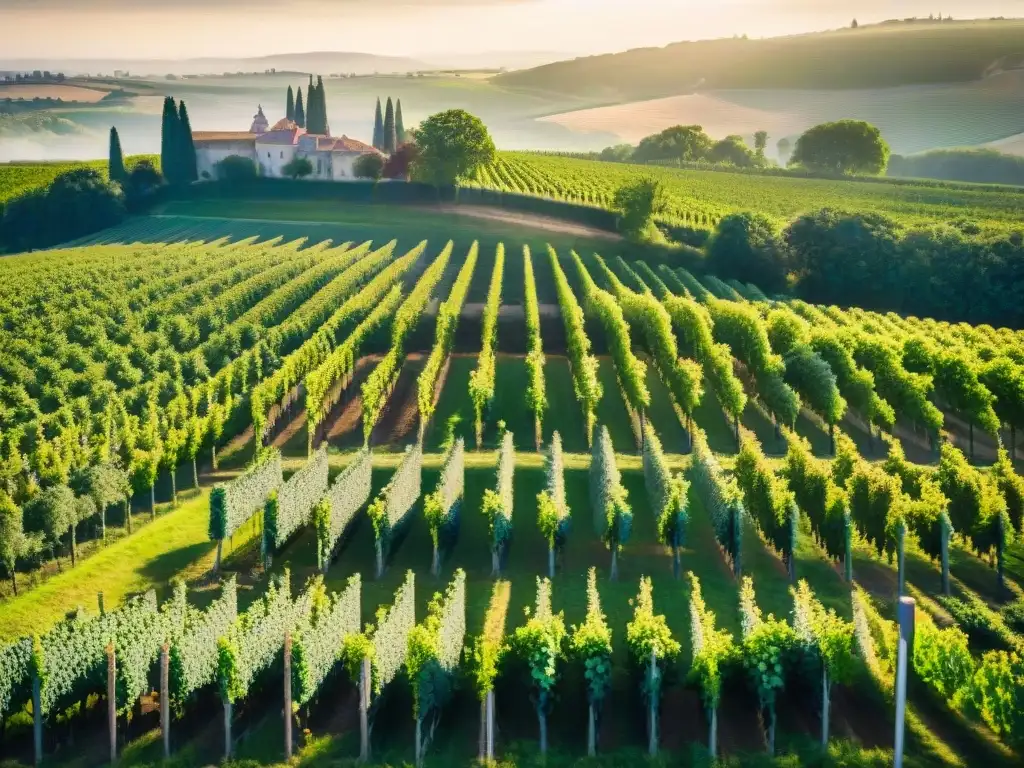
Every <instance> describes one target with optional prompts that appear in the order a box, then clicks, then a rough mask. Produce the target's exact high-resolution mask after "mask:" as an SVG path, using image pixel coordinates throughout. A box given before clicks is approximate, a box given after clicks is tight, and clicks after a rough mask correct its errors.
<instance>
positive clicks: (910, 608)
mask: <svg viewBox="0 0 1024 768" xmlns="http://www.w3.org/2000/svg"><path fill="white" fill-rule="evenodd" d="M897 617H898V619H899V625H900V627H899V628H900V640H899V652H898V655H897V660H896V733H895V736H894V739H893V753H894V754H893V768H903V724H904V718H905V715H906V708H907V657H908V656H909V655H910V653H911V652H912V650H913V644H914V598H912V597H901V598H900V602H899V607H898V612H897Z"/></svg>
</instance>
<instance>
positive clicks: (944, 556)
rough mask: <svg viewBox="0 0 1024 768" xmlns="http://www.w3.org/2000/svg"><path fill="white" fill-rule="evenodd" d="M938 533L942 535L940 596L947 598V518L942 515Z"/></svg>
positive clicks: (948, 592) (948, 593)
mask: <svg viewBox="0 0 1024 768" xmlns="http://www.w3.org/2000/svg"><path fill="white" fill-rule="evenodd" d="M939 526H940V532H941V535H942V594H944V595H946V596H947V597H948V596H949V595H950V591H949V533H950V531H949V517H948V516H946V515H942V517H941V518H940V519H939Z"/></svg>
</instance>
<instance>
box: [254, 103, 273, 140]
mask: <svg viewBox="0 0 1024 768" xmlns="http://www.w3.org/2000/svg"><path fill="white" fill-rule="evenodd" d="M268 128H270V122H269V121H268V120H267V116H266V115H264V114H263V105H262V104H260V108H259V111H257V112H256V114H255V115H253V118H252V127H251V128H250V129H249V133H266V132H267V129H268Z"/></svg>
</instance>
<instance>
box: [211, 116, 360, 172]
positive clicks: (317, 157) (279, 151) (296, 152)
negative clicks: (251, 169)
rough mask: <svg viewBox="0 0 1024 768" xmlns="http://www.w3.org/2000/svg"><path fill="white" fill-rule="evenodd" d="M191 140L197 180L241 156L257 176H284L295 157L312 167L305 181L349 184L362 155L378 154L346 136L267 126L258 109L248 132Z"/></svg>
mask: <svg viewBox="0 0 1024 768" xmlns="http://www.w3.org/2000/svg"><path fill="white" fill-rule="evenodd" d="M192 140H193V142H194V143H195V147H196V169H197V171H198V173H199V177H200V178H201V179H207V178H216V176H217V168H216V166H217V163H219V162H220V161H221V160H223V159H224V158H226V157H230V156H232V155H241V156H242V157H247V158H249V159H250V160H252V161H253V162H254V163H255V164H256V168H257V170H258V172H259V174H260V175H261V176H270V177H283V176H287V174H286V173H285V172H284V167H285V166H286V165H288V163H290V162H291V161H292V160H293V159H295V158H296V157H305V158H307V159H308V160H309V161H310V163H311V164H312V166H313V173H312V174H311V175H310V176H307V177H306V178H308V179H319V180H322V181H353V180H355V179H356V175H355V163H356V161H357V160H358V159H359V158H360V157H362V156H363V155H366V154H380V153H379V152H378V151H377V150H376V149H374V148H373V147H371V146H370V145H369V144H364V143H363V142H361V141H358V140H357V139H350V138H349V137H348V136H341V137H340V138H335V137H333V136H330V135H326V136H321V135H317V134H311V133H306V131H305V129H304V128H300V127H299V126H297V125H296V124H295V123H294V122H292V121H290V120H286V119H284V120H278V121H277V122H276V123H274V125H272V126H271V125H270V123H269V121H268V120H267V117H266V115H265V114H263V107H262V106H260V108H259V110H258V111H257V112H256V114H255V115H254V116H253V120H252V125H251V126H250V127H249V130H248V131H193V133H192Z"/></svg>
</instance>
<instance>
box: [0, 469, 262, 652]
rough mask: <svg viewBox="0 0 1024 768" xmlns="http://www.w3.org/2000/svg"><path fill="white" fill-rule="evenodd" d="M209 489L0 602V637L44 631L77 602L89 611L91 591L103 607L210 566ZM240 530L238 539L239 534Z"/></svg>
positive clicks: (92, 604) (166, 589) (162, 589)
mask: <svg viewBox="0 0 1024 768" xmlns="http://www.w3.org/2000/svg"><path fill="white" fill-rule="evenodd" d="M208 510H209V492H208V490H205V489H204V490H203V491H201V492H200V493H199V494H198V495H195V496H192V497H191V498H188V499H186V500H185V501H182V502H181V503H180V505H179V507H178V509H176V510H173V511H171V512H164V513H163V514H161V515H160V516H159V517H158V518H157V519H156V520H155V521H153V522H152V523H150V524H149V525H146V526H145V527H143V528H142V529H141V530H139V531H136V532H135V533H134V534H132V535H131V536H126V537H125V538H123V539H121V540H119V541H117V542H115V543H113V544H110V545H109V546H107V547H106V548H104V549H101V550H99V551H98V552H97V553H96V554H94V555H92V556H91V557H88V558H86V559H84V560H83V561H82V562H80V563H79V564H78V565H77V566H76V567H74V568H71V569H68V570H65V571H64V572H63V573H61V574H58V575H56V576H54V577H52V578H50V579H49V580H48V581H46V582H45V583H44V584H41V585H40V586H38V587H36V588H34V589H31V590H27V591H23V592H22V593H21V594H20V595H19V596H18V597H12V598H9V599H7V600H4V601H3V602H0V639H12V638H15V637H20V636H23V635H26V634H30V633H32V632H44V631H46V630H47V629H48V628H49V627H50V625H52V624H53V622H54V621H55V620H56V619H57V618H58V617H60V616H63V615H64V614H65V613H67V612H69V611H72V610H74V609H75V608H77V607H79V606H83V607H86V608H87V609H89V610H90V611H93V610H95V606H96V596H97V593H99V592H102V593H103V599H104V602H105V604H106V605H107V606H115V605H118V604H120V602H121V601H122V600H123V599H124V598H125V597H128V596H130V595H133V594H138V593H140V592H145V591H147V590H149V589H154V588H156V589H158V591H159V592H160V593H161V594H160V597H163V596H165V595H166V594H168V593H169V591H170V590H169V584H170V581H171V579H173V578H183V579H186V580H193V579H196V578H197V577H199V576H201V575H202V574H204V573H205V572H206V571H207V570H209V568H210V567H211V566H212V565H213V559H214V554H215V547H214V545H213V543H212V542H210V540H209V537H208V534H207V526H208V523H209V514H208ZM244 537H245V533H242V534H241V535H240V537H239V538H244Z"/></svg>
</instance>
